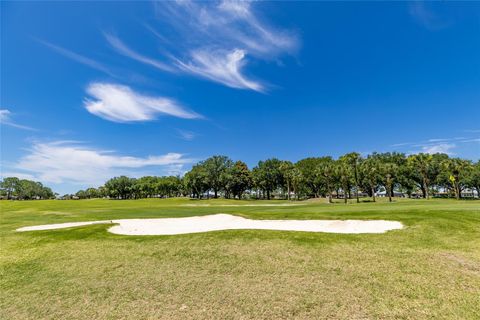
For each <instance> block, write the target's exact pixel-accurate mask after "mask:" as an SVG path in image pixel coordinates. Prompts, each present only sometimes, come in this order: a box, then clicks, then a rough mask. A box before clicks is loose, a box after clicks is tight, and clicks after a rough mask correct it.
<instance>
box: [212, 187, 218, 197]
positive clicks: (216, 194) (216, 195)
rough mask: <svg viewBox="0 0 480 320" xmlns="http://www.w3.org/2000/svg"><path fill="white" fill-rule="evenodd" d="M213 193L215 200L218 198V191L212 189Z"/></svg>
mask: <svg viewBox="0 0 480 320" xmlns="http://www.w3.org/2000/svg"><path fill="white" fill-rule="evenodd" d="M213 192H215V196H214V198H215V199H217V198H218V190H217V189H214V190H213Z"/></svg>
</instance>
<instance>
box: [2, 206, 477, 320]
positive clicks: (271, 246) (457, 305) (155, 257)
mask: <svg viewBox="0 0 480 320" xmlns="http://www.w3.org/2000/svg"><path fill="white" fill-rule="evenodd" d="M380 200H383V199H380ZM266 204H268V205H274V206H266ZM285 204H288V202H286V201H234V200H208V201H207V200H205V201H195V200H188V199H148V200H132V201H128V200H127V201H114V200H81V201H54V200H52V201H15V202H13V201H1V202H0V209H1V221H0V236H1V238H0V241H1V261H0V268H1V269H0V270H1V275H0V277H1V278H0V318H1V319H175V318H180V319H294V318H296V319H432V318H435V319H479V318H480V201H455V200H428V201H427V200H409V199H405V200H396V201H395V202H394V203H386V202H384V201H380V202H377V203H368V202H365V203H360V204H353V203H351V204H347V205H344V204H341V203H336V204H327V203H324V201H304V202H298V203H296V204H299V205H295V206H288V205H285ZM277 205H278V206H277ZM213 213H230V214H237V215H241V216H244V217H249V218H255V219H386V220H397V221H401V222H402V223H404V225H406V228H405V229H403V230H395V231H390V232H388V233H386V234H363V235H340V234H327V233H307V232H287V231H265V230H256V231H254V230H242V231H240V230H239V231H218V232H209V233H199V234H189V235H175V236H120V235H114V234H110V233H108V232H107V231H106V230H107V228H108V226H106V225H95V226H87V227H80V228H71V229H64V230H50V231H37V232H25V233H17V232H15V231H14V230H15V229H16V228H18V227H23V226H29V225H39V224H48V223H62V222H74V221H90V220H104V219H122V218H151V217H180V216H191V215H205V214H213Z"/></svg>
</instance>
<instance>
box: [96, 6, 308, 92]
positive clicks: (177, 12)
mask: <svg viewBox="0 0 480 320" xmlns="http://www.w3.org/2000/svg"><path fill="white" fill-rule="evenodd" d="M154 3H155V11H156V13H157V15H158V18H159V19H158V20H159V21H158V22H159V23H160V24H161V25H162V28H161V29H163V30H168V31H165V34H162V33H160V32H159V31H158V30H156V29H154V28H153V27H152V26H150V25H147V26H146V28H147V29H148V30H150V31H151V32H152V33H153V34H154V35H155V37H156V38H157V39H159V40H160V44H161V46H162V47H161V49H160V50H161V52H163V53H162V54H160V56H161V58H159V59H154V58H150V57H146V56H144V55H143V54H140V53H138V52H136V51H134V50H132V49H130V48H129V47H128V46H127V45H126V44H125V43H124V42H123V41H122V40H120V39H119V38H118V37H115V36H112V35H111V34H108V33H106V34H105V37H106V39H107V41H108V42H109V43H110V45H111V46H112V47H113V48H114V49H115V50H116V51H117V52H119V53H120V54H122V55H125V56H127V57H130V58H132V59H134V60H137V61H139V62H142V63H145V64H148V65H152V66H154V67H156V68H158V69H161V70H164V71H168V72H174V73H177V72H184V73H189V74H192V75H195V76H197V77H201V78H205V79H208V80H211V81H214V82H217V83H221V84H223V85H225V86H228V87H232V88H237V89H248V90H255V91H265V88H266V85H265V84H264V81H258V80H252V79H250V77H248V76H247V74H246V68H245V66H246V64H247V59H246V57H247V56H248V57H250V58H252V59H260V60H277V59H278V58H279V56H281V55H283V54H293V53H295V52H296V50H297V49H298V47H299V40H298V37H297V35H296V34H295V33H294V32H292V31H287V30H279V29H277V28H275V27H273V26H272V25H270V24H269V23H267V22H266V21H265V19H261V18H260V17H259V14H258V13H257V12H256V11H255V10H254V9H253V5H252V4H251V3H250V2H248V1H220V2H219V1H215V2H213V1H212V2H210V1H205V2H196V1H185V0H184V1H174V2H167V1H158V2H154ZM169 35H170V36H169Z"/></svg>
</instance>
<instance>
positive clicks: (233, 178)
mask: <svg viewBox="0 0 480 320" xmlns="http://www.w3.org/2000/svg"><path fill="white" fill-rule="evenodd" d="M12 179H17V178H5V179H4V180H3V181H2V183H1V185H0V187H1V190H2V192H3V193H4V194H5V193H6V194H7V195H8V196H9V197H11V196H16V197H18V198H20V199H33V198H34V197H40V198H48V197H51V196H52V195H53V193H51V190H49V189H48V188H45V187H43V186H42V185H41V184H40V183H37V182H32V183H33V184H35V185H36V186H37V189H34V188H30V189H29V187H25V188H24V187H19V186H20V185H21V183H19V181H24V182H23V184H25V185H27V184H28V183H26V182H25V181H28V180H18V179H17V180H12ZM14 181H15V183H12V182H14ZM33 184H28V185H32V186H33ZM12 186H15V187H12ZM22 188H23V189H22ZM42 188H44V189H42ZM47 189H48V190H47ZM467 189H468V190H471V191H472V192H473V190H475V191H476V192H477V194H478V193H480V161H477V162H475V163H474V162H472V161H470V160H466V159H461V158H455V157H450V156H448V155H447V154H442V153H437V154H425V153H419V154H412V155H408V156H407V155H405V154H403V153H397V152H387V153H372V154H369V155H367V156H364V157H362V156H361V155H360V154H359V153H356V152H352V153H348V154H345V155H343V156H341V157H339V158H337V159H334V158H332V157H329V156H326V157H310V158H306V159H302V160H300V161H298V162H296V163H293V162H291V161H283V160H279V159H276V158H271V159H267V160H264V161H260V162H258V164H257V165H256V166H255V167H254V168H253V169H249V168H248V166H247V164H245V163H244V162H242V161H233V160H232V159H230V158H229V157H227V156H220V155H217V156H212V157H210V158H208V159H206V160H204V161H201V162H199V163H197V164H196V165H194V166H193V167H192V169H191V170H190V171H189V172H187V173H186V174H185V175H184V176H183V177H179V176H161V177H159V176H145V177H142V178H138V179H137V178H129V177H126V176H120V177H115V178H112V179H110V180H108V181H107V182H106V183H105V184H104V185H103V186H101V187H99V188H88V189H86V190H80V191H78V192H77V193H76V194H75V195H73V197H74V198H80V199H87V198H105V197H108V198H111V199H139V198H153V197H162V198H163V197H177V196H189V197H192V198H198V199H201V198H210V197H213V198H218V197H220V196H221V197H224V198H227V199H228V198H231V199H244V198H246V197H249V198H254V199H272V198H276V199H279V198H280V199H288V200H293V199H296V200H300V199H306V198H318V197H326V198H328V200H329V201H330V202H332V199H333V198H341V199H343V200H344V201H345V202H347V200H348V199H356V201H357V202H359V199H360V197H371V198H372V201H375V198H376V196H379V195H381V196H385V197H388V198H389V200H390V201H392V198H393V197H395V196H398V195H399V193H400V194H401V195H402V196H403V195H406V196H408V197H422V198H427V199H428V198H430V197H431V196H437V197H438V196H442V197H454V198H456V199H460V198H462V193H463V192H464V191H465V190H467ZM25 190H30V191H28V192H26V191H25ZM32 190H35V191H32ZM42 190H43V191H42ZM42 192H43V193H42ZM471 194H473V193H471ZM70 196H72V195H70Z"/></svg>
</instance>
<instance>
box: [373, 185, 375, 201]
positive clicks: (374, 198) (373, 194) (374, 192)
mask: <svg viewBox="0 0 480 320" xmlns="http://www.w3.org/2000/svg"><path fill="white" fill-rule="evenodd" d="M372 200H373V202H375V188H374V187H372Z"/></svg>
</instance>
